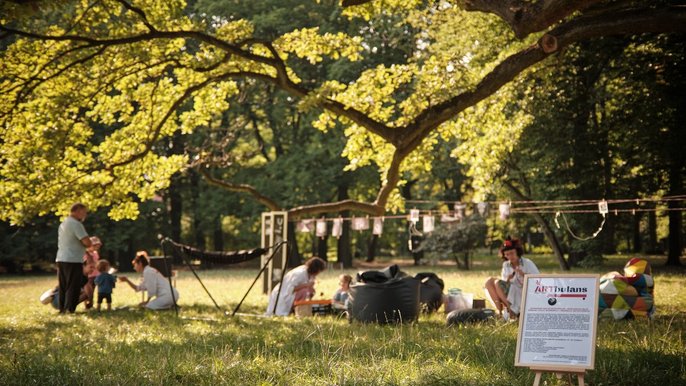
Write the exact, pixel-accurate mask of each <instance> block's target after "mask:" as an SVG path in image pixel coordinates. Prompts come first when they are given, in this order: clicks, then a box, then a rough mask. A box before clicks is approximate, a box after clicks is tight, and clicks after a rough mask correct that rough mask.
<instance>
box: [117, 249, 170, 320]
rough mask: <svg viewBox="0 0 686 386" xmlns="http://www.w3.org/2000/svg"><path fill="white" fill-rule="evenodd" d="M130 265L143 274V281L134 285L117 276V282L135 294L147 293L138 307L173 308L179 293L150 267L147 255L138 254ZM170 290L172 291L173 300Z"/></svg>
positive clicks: (142, 252)
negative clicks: (125, 284) (124, 284)
mask: <svg viewBox="0 0 686 386" xmlns="http://www.w3.org/2000/svg"><path fill="white" fill-rule="evenodd" d="M132 263H133V269H134V270H135V271H136V272H138V273H141V272H142V273H143V281H141V282H140V284H138V285H136V284H134V283H133V282H132V281H131V280H129V278H128V277H126V276H119V281H123V282H126V283H128V284H129V286H131V288H133V289H134V290H136V292H138V291H147V292H148V299H147V300H145V301H144V302H141V303H140V304H139V306H141V307H146V308H148V309H150V310H165V309H168V308H171V307H173V306H174V300H176V301H178V300H179V291H177V290H176V288H172V286H171V283H169V279H167V278H165V277H164V276H162V274H161V273H160V271H158V270H156V269H155V268H153V267H151V266H150V264H149V261H148V254H147V253H145V252H144V251H141V252H138V253H137V254H136V257H135V258H134V259H133V261H132ZM172 289H173V290H174V297H173V298H172ZM153 297H154V299H153Z"/></svg>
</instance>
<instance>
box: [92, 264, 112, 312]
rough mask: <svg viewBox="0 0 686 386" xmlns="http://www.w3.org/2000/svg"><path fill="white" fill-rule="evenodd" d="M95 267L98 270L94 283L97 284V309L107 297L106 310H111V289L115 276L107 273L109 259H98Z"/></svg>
mask: <svg viewBox="0 0 686 386" xmlns="http://www.w3.org/2000/svg"><path fill="white" fill-rule="evenodd" d="M96 267H97V269H98V272H100V274H99V275H98V276H97V277H96V278H95V285H96V286H98V311H100V304H102V301H103V299H107V311H110V310H112V289H113V288H114V287H115V284H116V282H117V278H116V277H115V276H114V275H112V274H110V273H109V270H110V262H109V261H107V260H105V259H100V260H98V265H97V266H96Z"/></svg>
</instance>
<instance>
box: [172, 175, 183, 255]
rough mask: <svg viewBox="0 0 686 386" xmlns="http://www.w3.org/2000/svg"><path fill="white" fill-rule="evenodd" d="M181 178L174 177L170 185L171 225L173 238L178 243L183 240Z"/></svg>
mask: <svg viewBox="0 0 686 386" xmlns="http://www.w3.org/2000/svg"><path fill="white" fill-rule="evenodd" d="M179 185H180V181H179V176H175V177H172V180H171V183H170V184H169V225H170V226H171V238H172V240H174V241H176V242H177V243H180V242H182V240H181V215H182V214H183V199H182V198H181V192H180V191H179Z"/></svg>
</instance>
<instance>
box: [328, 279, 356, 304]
mask: <svg viewBox="0 0 686 386" xmlns="http://www.w3.org/2000/svg"><path fill="white" fill-rule="evenodd" d="M338 279H339V282H338V284H340V285H341V287H340V288H339V289H338V290H336V293H334V294H333V307H334V308H335V309H339V310H345V309H346V308H348V296H349V294H348V291H350V283H351V282H352V281H353V277H352V276H350V275H345V274H344V275H341V276H339V277H338Z"/></svg>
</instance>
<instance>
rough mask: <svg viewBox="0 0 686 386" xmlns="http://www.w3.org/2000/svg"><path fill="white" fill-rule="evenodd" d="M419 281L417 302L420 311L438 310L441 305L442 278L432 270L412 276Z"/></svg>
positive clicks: (443, 286)
mask: <svg viewBox="0 0 686 386" xmlns="http://www.w3.org/2000/svg"><path fill="white" fill-rule="evenodd" d="M414 278H415V279H417V280H419V281H420V283H421V284H420V285H419V304H420V308H421V310H422V312H426V313H432V312H435V311H438V309H439V308H441V306H442V305H443V288H445V284H444V283H443V279H441V278H440V277H438V275H436V274H435V273H433V272H420V273H418V274H416V275H415V276H414Z"/></svg>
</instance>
